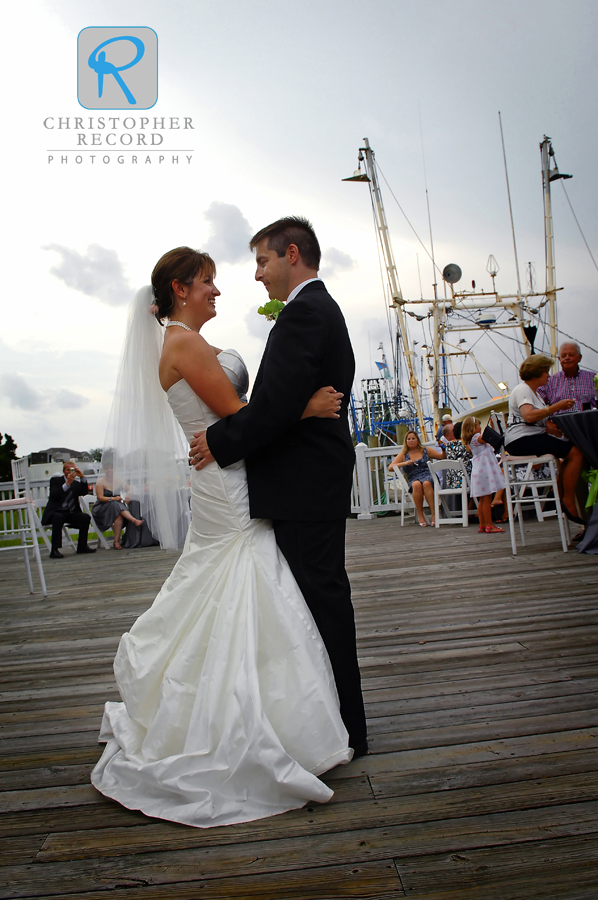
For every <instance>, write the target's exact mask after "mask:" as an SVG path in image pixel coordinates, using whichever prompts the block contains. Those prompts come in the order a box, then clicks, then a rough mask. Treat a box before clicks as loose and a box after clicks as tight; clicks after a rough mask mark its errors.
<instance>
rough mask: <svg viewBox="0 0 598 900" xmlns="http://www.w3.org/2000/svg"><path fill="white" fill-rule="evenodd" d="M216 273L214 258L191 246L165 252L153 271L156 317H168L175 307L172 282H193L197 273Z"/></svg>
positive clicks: (159, 320) (158, 318) (160, 321)
mask: <svg viewBox="0 0 598 900" xmlns="http://www.w3.org/2000/svg"><path fill="white" fill-rule="evenodd" d="M200 274H201V275H204V274H205V275H215V274H216V266H215V264H214V260H213V259H212V257H211V256H209V255H208V254H207V253H201V252H200V251H199V250H192V249H191V247H176V248H175V249H174V250H169V251H168V253H165V254H164V256H162V257H161V258H160V259H159V260H158V262H157V263H156V265H155V267H154V271H153V272H152V287H153V289H154V297H155V303H156V306H157V307H158V312H157V313H156V314H155V315H156V319H157V320H158V322H159V323H160V324H162V319H166V318H168V316H170V315H171V313H172V310H173V309H174V292H173V290H172V282H173V281H180V282H181V284H191V283H192V282H193V279H194V278H195V276H196V275H200Z"/></svg>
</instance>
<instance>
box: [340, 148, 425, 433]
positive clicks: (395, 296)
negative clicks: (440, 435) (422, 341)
mask: <svg viewBox="0 0 598 900" xmlns="http://www.w3.org/2000/svg"><path fill="white" fill-rule="evenodd" d="M363 143H364V145H365V146H364V147H362V148H361V149H360V151H359V157H358V159H359V160H360V161H361V160H362V159H363V158H364V157H363V155H362V154H365V167H366V173H367V175H368V180H369V187H370V194H371V197H372V206H373V209H374V216H375V219H376V228H377V230H378V236H379V238H380V244H381V246H382V253H383V255H384V264H385V266H386V271H387V273H388V280H389V282H390V291H391V298H392V299H391V306H392V307H393V309H394V311H395V315H396V318H397V323H398V326H399V330H400V333H401V339H402V341H403V354H404V356H405V361H406V363H407V369H408V372H409V386H410V387H411V391H412V393H413V402H414V403H415V409H416V412H417V419H418V422H419V427H420V429H421V433H422V437H423V439H424V441H426V440H427V439H428V436H427V434H426V420H425V418H424V412H423V409H422V405H421V400H420V397H419V389H418V385H417V379H416V377H415V352H414V351H413V350H412V349H411V347H410V344H409V335H408V333H407V325H406V322H405V313H404V311H403V306H404V304H405V301H404V299H403V295H402V294H401V289H400V287H399V279H398V276H397V267H396V265H395V261H394V256H393V252H392V246H391V243H390V234H389V231H388V225H387V223H386V214H385V212H384V204H383V202H382V194H381V192H380V184H379V181H378V173H377V171H376V162H375V159H374V151H373V150H372V148H371V147H370V142H369V141H368V139H367V138H364V139H363ZM343 180H346V181H350V180H351V179H343ZM355 180H357V179H355ZM363 180H364V181H365V180H366V179H363Z"/></svg>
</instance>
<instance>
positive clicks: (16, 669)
mask: <svg viewBox="0 0 598 900" xmlns="http://www.w3.org/2000/svg"><path fill="white" fill-rule="evenodd" d="M526 527H527V530H528V533H529V546H528V547H527V548H526V549H525V550H524V551H522V552H521V553H520V554H519V555H518V556H517V557H515V558H514V557H512V556H511V554H510V547H509V543H508V535H506V534H505V535H478V534H477V530H474V529H473V528H469V529H462V528H459V527H457V526H455V527H452V526H451V527H448V526H447V527H445V528H443V529H440V530H433V529H426V530H423V529H416V528H414V527H412V526H411V527H410V526H407V527H405V528H401V527H400V524H399V520H398V519H397V518H390V517H389V518H385V519H380V520H377V521H373V522H356V521H351V522H350V523H349V529H348V544H347V560H348V569H349V573H350V576H351V580H352V584H353V590H354V598H355V607H356V621H357V627H358V635H359V652H360V658H361V663H362V673H363V684H364V690H365V697H366V706H367V712H368V720H369V723H370V734H371V747H372V751H373V752H372V753H371V754H370V755H369V756H368V757H366V758H363V759H360V760H358V761H356V762H355V763H352V764H350V765H349V766H347V767H342V768H340V767H339V768H338V769H336V770H334V771H333V772H330V773H328V775H327V776H325V777H324V780H326V781H328V783H330V785H331V786H332V787H334V789H335V795H334V798H333V800H332V801H331V802H330V803H329V804H326V805H325V806H318V805H317V804H315V805H312V806H309V807H306V808H304V809H303V810H295V811H293V812H291V813H287V814H285V815H284V816H277V817H275V818H272V819H264V820H261V821H259V822H254V823H247V824H244V825H238V826H231V827H228V828H215V829H207V830H202V829H191V828H187V827H185V826H180V825H175V824H173V823H168V822H160V821H157V820H154V819H149V818H146V817H145V816H143V815H142V814H141V813H138V812H134V811H130V810H126V809H124V808H122V807H120V806H118V805H117V804H114V803H112V802H111V801H108V800H106V799H105V798H103V797H101V795H99V794H97V793H96V792H95V791H94V789H93V788H92V787H91V786H90V784H89V772H90V770H91V768H92V766H93V765H94V763H95V761H96V760H97V758H98V755H99V752H100V748H99V747H98V745H97V739H96V735H97V730H98V725H99V721H100V717H101V711H102V706H103V703H104V701H105V700H107V699H115V698H116V693H115V688H114V683H113V678H112V674H111V665H112V658H113V655H114V652H115V649H116V646H117V643H118V639H119V637H120V634H121V633H122V632H123V631H124V630H126V629H127V628H128V627H129V626H130V624H131V623H132V622H133V621H134V620H135V618H136V617H137V616H138V615H139V614H140V613H141V612H143V610H144V609H146V608H147V606H149V604H150V603H151V602H152V600H153V597H154V596H155V594H156V592H157V590H158V588H159V586H160V584H161V583H162V581H163V580H164V578H165V577H166V575H167V574H168V572H169V571H170V569H171V567H172V565H173V562H174V560H175V559H176V555H175V554H169V553H162V552H160V551H157V550H155V549H150V550H143V551H123V552H122V553H119V554H116V553H110V554H107V553H98V554H96V555H95V556H93V557H83V558H78V557H75V556H72V557H69V558H67V559H65V560H64V561H62V562H58V563H53V564H52V565H51V563H50V561H47V562H46V563H45V569H46V573H47V580H48V587H49V590H50V595H49V597H48V598H47V600H45V601H42V600H41V599H40V596H39V595H38V596H34V597H30V596H29V595H28V594H27V593H26V591H25V584H26V580H25V575H24V571H23V567H22V562H21V561H20V560H18V558H16V556H15V558H14V559H12V560H10V561H9V560H7V561H6V562H4V560H2V563H1V565H2V568H1V569H0V576H1V581H2V585H1V587H0V626H1V637H0V642H1V643H0V646H1V647H2V654H1V656H0V691H1V692H0V809H1V810H2V811H3V814H2V816H1V817H0V838H1V840H0V847H1V852H0V884H1V885H2V887H0V897H1V898H8V897H15V898H17V897H19V898H21V897H22V898H26V897H59V898H72V900H83V898H86V900H101V898H108V897H110V898H121V900H124V898H127V900H137V898H141V897H143V898H144V900H151V898H165V900H166V898H176V900H183V898H185V900H192V898H195V897H202V898H204V900H212V898H213V900H217V898H245V897H246V898H256V900H257V898H259V900H286V898H289V900H342V898H347V900H349V898H353V897H355V898H367V900H386V898H398V897H403V896H409V897H413V898H415V900H494V898H497V900H509V898H512V900H521V898H523V897H525V898H526V900H541V898H545V900H549V898H554V900H557V898H558V900H566V898H571V900H585V898H588V900H589V898H592V900H594V898H595V897H596V895H597V894H596V884H597V883H598V869H597V867H598V859H597V857H598V703H597V702H596V700H597V697H596V695H597V692H598V663H597V662H596V657H595V646H596V641H597V638H598V623H597V618H596V605H597V603H596V601H597V596H598V566H597V565H596V562H597V561H596V558H592V557H583V556H579V555H578V554H577V553H575V552H570V553H568V554H563V553H562V552H561V551H560V549H559V544H558V536H557V530H556V526H555V524H554V523H552V522H546V523H544V524H543V525H538V524H537V523H530V524H529V525H527V526H526Z"/></svg>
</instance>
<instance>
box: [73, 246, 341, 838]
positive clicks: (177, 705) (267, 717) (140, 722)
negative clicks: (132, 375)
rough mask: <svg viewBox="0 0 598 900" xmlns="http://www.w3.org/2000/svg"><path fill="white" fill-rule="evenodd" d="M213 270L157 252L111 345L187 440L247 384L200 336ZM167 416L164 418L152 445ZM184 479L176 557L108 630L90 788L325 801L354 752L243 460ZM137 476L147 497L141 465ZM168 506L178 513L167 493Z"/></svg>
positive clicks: (271, 810)
mask: <svg viewBox="0 0 598 900" xmlns="http://www.w3.org/2000/svg"><path fill="white" fill-rule="evenodd" d="M214 276H215V266H214V263H213V261H212V260H211V259H210V257H209V256H208V255H207V254H205V253H200V252H198V251H195V250H191V249H190V248H188V247H180V248H177V249H176V250H171V251H170V252H169V253H166V254H165V255H164V256H163V257H162V258H161V259H160V260H159V262H158V263H157V265H156V267H155V269H154V271H153V273H152V288H153V296H152V294H151V291H150V289H142V290H141V291H140V292H139V293H138V294H137V297H136V298H135V301H134V308H133V310H132V314H131V317H130V321H129V336H128V342H127V344H126V347H131V351H130V352H131V353H133V355H134V357H135V360H136V364H137V363H141V365H142V366H143V371H142V372H141V373H138V375H137V386H139V385H141V387H142V389H143V392H144V395H145V408H147V410H148V412H147V415H148V416H149V417H152V416H153V417H155V416H156V410H157V407H158V406H159V405H160V404H162V405H163V406H166V402H165V400H166V399H167V402H168V404H169V405H170V408H171V409H172V412H173V413H174V416H175V417H176V419H177V420H178V422H179V424H180V426H181V428H182V430H183V432H184V433H185V435H186V437H187V439H190V438H191V436H192V435H193V433H194V432H197V431H200V430H205V429H206V428H207V427H208V426H209V425H211V424H212V423H213V422H215V421H217V419H218V418H219V417H223V416H226V415H229V414H231V413H234V412H236V410H237V409H239V408H240V406H241V405H242V404H243V403H244V402H245V392H246V391H247V387H248V375H247V370H246V368H245V365H244V363H243V361H242V359H241V358H240V356H239V355H238V354H237V353H236V352H235V351H234V350H218V349H216V348H214V347H211V346H210V345H209V344H208V343H207V341H206V340H205V339H204V338H203V337H202V335H201V334H200V333H199V332H200V330H201V328H202V326H203V325H204V324H205V323H206V322H208V321H209V320H210V319H211V318H213V317H214V316H215V315H216V308H215V301H216V297H218V296H219V295H220V292H219V291H218V289H217V287H216V285H215V284H214ZM152 313H154V314H155V319H157V322H156V321H155V319H154V317H153V316H152ZM165 319H166V320H167V321H166V326H165V328H164V330H163V331H162V329H161V328H160V325H161V324H162V322H163V321H164V320H165ZM158 323H160V324H158ZM162 334H163V347H162V351H161V355H160V358H159V361H158V358H157V352H156V348H157V347H159V346H160V342H161V339H162ZM132 336H135V340H132ZM126 355H127V350H125V356H126ZM124 365H125V364H124V363H123V366H124ZM125 371H126V369H123V368H122V367H121V376H120V378H119V382H120V381H121V380H122V376H123V373H124V372H125ZM158 379H159V381H158ZM130 387H131V391H132V392H133V393H135V391H136V389H137V388H136V387H135V386H130ZM160 387H161V389H162V392H165V393H162V392H161V391H160ZM280 397H281V403H284V385H281V386H280ZM339 397H340V395H339V394H337V393H335V392H334V391H333V389H332V388H325V389H322V390H320V391H318V392H317V394H315V395H314V397H312V399H311V400H310V402H309V404H308V406H307V408H306V410H305V412H304V417H306V416H310V415H320V416H325V417H326V416H327V417H336V412H335V410H336V408H337V407H338V402H339V401H338V398H339ZM148 398H150V401H151V402H149V403H148V402H147V401H148ZM134 405H135V409H136V410H137V411H138V410H139V404H138V403H137V401H134ZM162 412H163V411H161V412H160V415H162ZM166 426H167V421H166V419H164V425H163V427H162V428H161V429H160V433H159V434H158V433H157V431H155V432H154V441H157V442H159V441H160V439H161V437H162V435H163V432H164V429H165V428H166ZM150 450H151V448H144V451H143V452H144V453H145V454H147V453H148V452H150ZM129 455H130V454H129ZM164 456H165V454H164V452H163V448H162V458H164ZM188 475H189V470H188V468H187V477H188ZM190 477H191V524H190V526H189V530H188V534H187V537H186V540H185V545H184V549H183V552H182V555H181V557H180V558H179V560H178V562H177V563H176V565H175V567H174V569H173V571H172V574H171V575H170V577H169V578H168V579H167V581H166V582H165V584H164V586H163V587H162V590H161V591H160V593H159V594H158V596H157V597H156V599H155V601H154V603H153V605H152V606H151V607H150V609H149V610H147V612H145V613H144V614H143V615H142V616H141V617H140V618H139V619H138V620H137V621H136V622H135V624H134V625H133V627H132V628H131V630H130V631H129V632H128V633H126V634H124V635H123V637H122V638H121V641H120V645H119V648H118V651H117V654H116V659H115V662H114V671H115V675H116V680H117V683H118V687H119V690H120V694H121V697H122V700H123V702H122V703H114V702H109V703H106V706H105V712H104V718H103V721H102V728H101V733H100V737H99V740H100V741H102V742H106V747H105V750H104V752H103V754H102V757H101V758H100V760H99V762H98V763H97V765H96V767H95V768H94V770H93V772H92V776H91V780H92V783H93V785H94V786H95V787H96V788H97V789H98V790H99V791H101V792H102V793H103V794H105V795H106V796H107V797H111V798H112V799H114V800H117V801H118V802H119V803H121V804H122V805H123V806H126V807H128V808H130V809H139V810H141V811H142V812H144V813H145V814H146V815H148V816H156V817H158V818H162V819H169V820H171V821H175V822H181V823H184V824H187V825H194V826H197V827H203V828H205V827H210V826H214V825H227V824H232V823H235V822H247V821H252V820H254V819H259V818H262V817H264V816H270V815H275V814H277V813H281V812H285V811H287V810H290V809H297V808H299V807H301V806H303V805H304V804H305V803H307V802H309V801H318V802H321V803H322V802H326V801H327V800H329V799H330V797H331V796H332V791H331V790H330V789H329V788H328V787H327V786H326V785H325V784H323V782H322V781H320V780H319V778H318V775H321V774H322V773H323V772H326V771H327V770H329V769H331V768H332V767H334V766H336V765H338V764H339V763H346V762H348V761H349V760H350V759H351V756H352V752H353V751H352V750H351V749H350V748H349V747H348V735H347V732H346V730H345V727H344V725H343V723H342V720H341V717H340V713H339V706H338V697H337V693H336V687H335V684H334V678H333V675H332V670H331V667H330V663H329V660H328V656H327V654H326V650H325V649H324V645H323V643H322V640H321V638H320V635H319V632H318V631H317V628H316V626H315V624H314V621H313V619H312V616H311V613H310V612H309V610H308V608H307V606H306V604H305V601H304V599H303V597H302V595H301V594H300V592H299V588H298V587H297V584H296V582H295V580H294V578H293V576H292V574H291V572H290V570H289V567H288V565H287V563H286V561H285V559H284V557H283V556H282V555H281V554H280V552H279V551H278V549H277V546H276V542H275V539H274V532H273V530H272V527H271V525H270V523H269V522H268V521H265V520H260V519H251V518H250V517H249V505H248V499H247V482H246V478H245V465H244V463H243V462H239V463H236V464H234V465H232V466H229V467H228V468H226V469H220V468H219V467H218V465H217V464H215V463H214V464H212V465H210V466H207V467H206V468H205V469H203V470H202V471H201V472H197V471H195V469H191V470H190ZM292 477H293V473H292V472H289V478H292ZM146 482H147V483H149V489H148V488H147V484H146V493H148V494H150V495H151V493H152V476H151V475H146ZM161 487H162V489H163V488H164V485H162V486H161ZM157 493H158V494H159V493H160V486H158V490H157ZM162 493H163V494H164V490H162ZM175 493H177V494H179V495H180V491H179V492H177V491H176V490H175ZM150 505H151V504H150ZM160 510H161V511H162V513H161V514H160ZM166 512H167V504H166V505H165V504H164V503H160V502H157V503H155V504H154V508H153V510H152V509H149V510H148V517H149V518H150V520H152V523H151V524H150V527H151V528H152V531H154V529H157V528H158V527H159V526H160V522H159V520H160V519H164V518H168V516H167V515H166ZM143 514H144V516H145V515H146V513H145V511H144V513H143ZM152 516H153V519H152ZM173 516H174V518H177V517H178V519H179V520H180V516H181V507H180V503H178V505H177V504H175V505H174V507H172V508H171V516H170V517H171V518H172V517H173ZM162 525H163V522H162ZM177 527H179V526H178V525H177V523H176V522H175V523H174V524H173V523H171V524H170V526H168V527H167V528H166V532H168V533H171V534H172V533H175V532H176V530H177Z"/></svg>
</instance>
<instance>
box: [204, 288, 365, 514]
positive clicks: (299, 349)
mask: <svg viewBox="0 0 598 900" xmlns="http://www.w3.org/2000/svg"><path fill="white" fill-rule="evenodd" d="M354 373H355V360H354V357H353V350H352V348H351V342H350V340H349V334H348V332H347V326H346V324H345V320H344V318H343V314H342V312H341V310H340V308H339V306H338V304H337V303H336V302H335V301H334V300H333V299H332V297H331V296H330V294H329V293H328V292H327V290H326V288H325V287H324V284H323V283H322V282H321V281H314V282H311V283H310V284H307V285H306V286H305V287H304V288H303V289H302V290H301V291H300V292H299V294H298V295H297V296H296V297H295V298H294V299H293V300H292V301H291V302H290V303H289V304H288V305H287V306H285V308H284V309H283V310H281V312H280V314H279V316H278V320H277V322H276V324H275V325H274V327H273V328H272V330H271V332H270V335H269V337H268V342H267V344H266V349H265V350H264V355H263V357H262V361H261V363H260V367H259V370H258V373H257V377H256V380H255V385H254V387H253V391H252V394H251V402H250V403H249V404H248V406H246V407H244V408H243V409H241V410H239V412H237V413H235V414H234V415H232V416H227V417H226V418H225V419H222V420H221V421H220V422H217V423H216V424H214V425H212V426H210V428H209V429H208V432H207V440H208V445H209V447H210V450H211V451H212V454H213V455H214V457H215V459H216V461H217V462H218V464H219V465H220V466H221V467H223V468H225V467H226V466H229V465H231V464H232V463H234V462H237V460H240V459H245V462H246V466H247V480H248V486H249V504H250V510H251V515H252V517H253V518H264V519H286V520H294V521H323V520H331V519H340V518H344V517H346V516H347V515H348V514H349V512H350V502H351V501H350V497H351V479H352V473H353V466H354V463H355V454H354V450H353V444H352V441H351V436H350V433H349V423H348V418H347V407H348V403H349V399H350V395H351V387H352V384H353V376H354ZM327 385H332V386H333V387H334V388H335V390H337V391H342V392H343V394H344V397H343V400H342V408H341V411H340V412H341V416H340V418H339V419H318V418H315V417H311V418H308V419H301V415H302V413H303V410H304V409H305V407H306V405H307V402H308V400H309V398H310V397H311V396H312V394H313V393H314V392H315V391H316V390H318V388H321V387H325V386H327Z"/></svg>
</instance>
